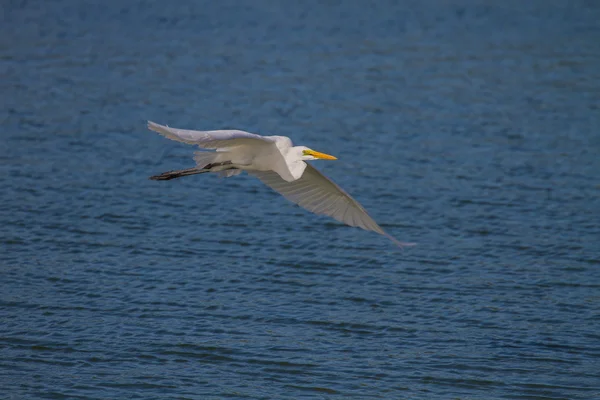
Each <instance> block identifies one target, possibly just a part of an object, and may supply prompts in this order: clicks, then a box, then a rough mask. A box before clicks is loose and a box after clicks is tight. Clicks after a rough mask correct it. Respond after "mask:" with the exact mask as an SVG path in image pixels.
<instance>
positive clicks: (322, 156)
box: [306, 150, 337, 160]
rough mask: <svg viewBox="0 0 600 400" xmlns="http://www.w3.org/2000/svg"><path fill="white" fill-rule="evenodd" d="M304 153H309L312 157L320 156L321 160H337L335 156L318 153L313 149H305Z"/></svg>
mask: <svg viewBox="0 0 600 400" xmlns="http://www.w3.org/2000/svg"><path fill="white" fill-rule="evenodd" d="M306 154H310V155H311V156H313V157H314V158H320V159H322V160H337V157H334V156H330V155H329V154H325V153H319V152H318V151H314V150H307V151H306Z"/></svg>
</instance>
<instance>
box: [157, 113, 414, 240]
mask: <svg viewBox="0 0 600 400" xmlns="http://www.w3.org/2000/svg"><path fill="white" fill-rule="evenodd" d="M148 129H150V130H153V131H155V132H158V133H160V134H161V135H163V136H165V137H167V138H169V139H171V140H175V141H178V142H183V143H187V144H193V145H197V146H199V147H200V148H202V149H208V150H216V151H197V152H195V156H194V160H195V161H196V167H194V168H188V169H183V170H178V171H169V172H165V173H162V174H160V175H155V176H151V177H150V179H153V180H169V179H174V178H179V177H182V176H187V175H194V174H202V173H205V172H217V173H218V174H219V175H221V176H225V177H229V176H234V175H238V174H240V173H241V172H242V171H246V172H248V173H249V174H250V175H253V176H255V177H257V178H258V179H260V180H261V181H262V182H263V183H264V184H265V185H267V186H270V187H271V188H272V189H273V190H275V191H276V192H279V193H280V194H281V195H283V197H285V198H287V199H288V200H290V201H292V202H293V203H296V204H298V205H299V206H300V207H303V208H305V209H307V210H308V211H311V212H313V213H315V214H323V215H328V216H330V217H333V218H335V219H336V220H338V221H340V222H343V223H344V224H346V225H350V226H356V227H359V228H362V229H365V230H367V231H374V232H377V233H379V234H381V235H384V236H386V237H388V238H389V239H390V240H392V241H393V242H394V243H395V244H397V245H398V246H400V247H403V246H410V245H413V244H414V243H404V242H400V241H398V240H396V239H395V238H394V237H392V236H391V235H389V234H388V233H387V232H385V231H384V230H383V229H382V228H381V227H380V226H379V225H377V223H376V222H375V221H374V220H373V218H371V217H370V216H369V214H368V213H367V212H366V211H365V209H364V208H363V207H362V206H361V205H360V204H359V203H358V202H357V201H356V200H354V199H353V198H352V196H350V195H349V194H348V193H346V192H345V191H344V190H343V189H342V188H340V187H339V186H338V185H336V184H335V183H333V182H332V181H331V180H330V179H329V178H327V177H326V176H324V175H323V174H321V173H320V172H319V171H318V170H316V169H315V168H313V167H312V166H311V165H310V164H307V163H306V162H305V161H310V160H316V159H323V160H336V157H334V156H330V155H329V154H325V153H319V152H318V151H314V150H312V149H309V148H308V147H304V146H294V145H293V143H292V141H291V140H290V138H288V137H286V136H261V135H256V134H253V133H249V132H244V131H238V130H219V131H192V130H185V129H175V128H170V127H168V126H163V125H159V124H157V123H154V122H151V121H148Z"/></svg>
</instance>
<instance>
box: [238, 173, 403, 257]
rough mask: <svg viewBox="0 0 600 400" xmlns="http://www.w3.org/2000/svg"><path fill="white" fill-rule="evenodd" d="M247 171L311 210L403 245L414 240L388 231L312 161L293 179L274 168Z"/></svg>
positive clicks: (284, 195)
mask: <svg viewBox="0 0 600 400" xmlns="http://www.w3.org/2000/svg"><path fill="white" fill-rule="evenodd" d="M248 173H249V174H252V175H254V176H256V177H257V178H258V179H260V180H261V181H262V182H263V183H264V184H265V185H267V186H269V187H271V188H272V189H273V190H275V191H276V192H278V193H280V194H281V195H282V196H283V197H285V198H286V199H288V200H290V201H291V202H293V203H296V204H298V205H299V206H300V207H303V208H305V209H307V210H308V211H311V212H313V213H315V214H320V215H328V216H330V217H333V218H335V219H336V220H338V221H340V222H343V223H344V224H346V225H350V226H356V227H359V228H362V229H365V230H367V231H374V232H377V233H379V234H381V235H385V236H387V237H388V238H389V239H391V240H392V241H393V242H394V243H396V244H397V245H398V246H401V247H402V246H409V245H412V244H413V243H402V242H399V241H398V240H396V239H395V238H394V237H392V236H391V235H389V234H388V233H387V232H385V231H384V230H383V229H382V228H381V227H380V226H379V225H378V224H377V222H375V221H374V220H373V218H371V216H370V215H369V214H368V213H367V211H366V210H365V209H364V208H363V206H361V205H360V203H359V202H358V201H356V200H354V199H353V198H352V196H350V195H349V194H348V193H346V192H345V191H344V189H342V188H341V187H339V186H338V185H336V184H335V183H334V182H333V181H331V180H330V179H329V178H327V177H326V176H325V175H323V174H321V173H320V172H319V171H318V170H317V169H315V168H314V167H313V166H311V165H310V164H307V167H306V169H305V170H304V173H303V174H302V177H301V178H300V179H298V180H295V181H293V182H286V181H284V180H283V179H281V177H280V176H279V175H278V174H277V173H275V172H272V171H248Z"/></svg>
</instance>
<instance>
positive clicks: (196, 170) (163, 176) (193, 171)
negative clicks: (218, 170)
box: [150, 167, 210, 181]
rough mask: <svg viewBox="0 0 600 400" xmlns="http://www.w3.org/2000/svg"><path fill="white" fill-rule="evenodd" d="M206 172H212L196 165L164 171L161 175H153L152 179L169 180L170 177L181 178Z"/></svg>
mask: <svg viewBox="0 0 600 400" xmlns="http://www.w3.org/2000/svg"><path fill="white" fill-rule="evenodd" d="M205 172H210V169H206V168H198V167H194V168H188V169H180V170H177V171H167V172H163V173H162V174H160V175H154V176H151V177H150V179H152V180H153V181H168V180H169V179H175V178H181V177H182V176H188V175H196V174H203V173H205Z"/></svg>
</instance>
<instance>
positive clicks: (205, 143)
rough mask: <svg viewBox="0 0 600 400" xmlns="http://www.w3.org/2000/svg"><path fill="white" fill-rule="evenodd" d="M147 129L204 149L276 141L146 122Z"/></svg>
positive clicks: (266, 137)
mask: <svg viewBox="0 0 600 400" xmlns="http://www.w3.org/2000/svg"><path fill="white" fill-rule="evenodd" d="M148 129H150V130H152V131H154V132H158V133H160V134H161V135H163V136H165V137H166V138H168V139H171V140H175V141H177V142H182V143H187V144H195V145H197V146H200V147H202V148H204V149H217V148H223V147H235V146H240V145H244V144H253V145H257V144H272V143H275V141H276V139H275V138H272V137H269V136H261V135H256V134H254V133H250V132H245V131H239V130H220V131H192V130H187V129H176V128H170V127H168V126H164V125H159V124H157V123H155V122H152V121H148Z"/></svg>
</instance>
